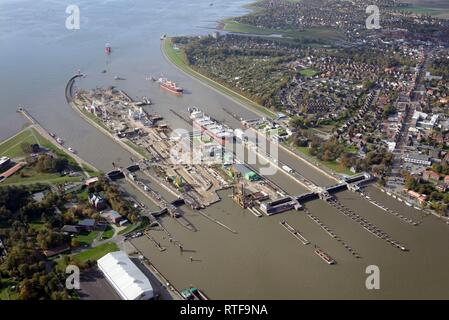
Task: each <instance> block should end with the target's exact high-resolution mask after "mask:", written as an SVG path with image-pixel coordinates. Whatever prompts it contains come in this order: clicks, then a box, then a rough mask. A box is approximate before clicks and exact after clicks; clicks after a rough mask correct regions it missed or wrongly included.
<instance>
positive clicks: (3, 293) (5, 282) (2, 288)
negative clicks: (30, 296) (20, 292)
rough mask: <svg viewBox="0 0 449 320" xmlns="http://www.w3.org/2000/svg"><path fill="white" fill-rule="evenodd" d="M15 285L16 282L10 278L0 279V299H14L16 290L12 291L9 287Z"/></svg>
mask: <svg viewBox="0 0 449 320" xmlns="http://www.w3.org/2000/svg"><path fill="white" fill-rule="evenodd" d="M15 285H17V282H15V281H13V280H10V279H1V280H0V300H16V299H17V292H15V291H12V290H11V287H12V286H15Z"/></svg>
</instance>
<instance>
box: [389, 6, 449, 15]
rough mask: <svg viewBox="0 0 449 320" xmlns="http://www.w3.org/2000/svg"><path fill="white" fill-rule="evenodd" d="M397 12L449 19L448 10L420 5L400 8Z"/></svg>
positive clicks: (397, 8) (396, 8)
mask: <svg viewBox="0 0 449 320" xmlns="http://www.w3.org/2000/svg"><path fill="white" fill-rule="evenodd" d="M394 9H395V10H398V11H402V12H411V13H414V14H419V15H428V16H433V17H440V18H448V17H449V9H448V8H440V7H432V6H426V5H425V4H423V5H418V4H411V5H409V6H398V7H395V8H394Z"/></svg>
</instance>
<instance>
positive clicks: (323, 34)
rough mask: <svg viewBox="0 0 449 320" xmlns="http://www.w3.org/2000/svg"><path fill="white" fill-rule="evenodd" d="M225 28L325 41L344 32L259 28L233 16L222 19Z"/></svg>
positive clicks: (322, 29) (332, 39)
mask: <svg viewBox="0 0 449 320" xmlns="http://www.w3.org/2000/svg"><path fill="white" fill-rule="evenodd" d="M222 23H223V24H224V26H223V30H225V31H228V32H234V33H246V34H256V35H262V36H264V35H265V36H269V35H279V36H282V37H283V38H292V39H298V40H302V39H306V38H308V39H316V40H324V41H334V40H341V39H342V38H343V36H342V34H341V33H340V32H339V31H338V30H334V29H329V28H309V29H304V30H282V29H268V28H259V27H256V26H253V25H249V24H245V23H240V22H237V21H234V20H233V19H232V18H229V19H224V20H222Z"/></svg>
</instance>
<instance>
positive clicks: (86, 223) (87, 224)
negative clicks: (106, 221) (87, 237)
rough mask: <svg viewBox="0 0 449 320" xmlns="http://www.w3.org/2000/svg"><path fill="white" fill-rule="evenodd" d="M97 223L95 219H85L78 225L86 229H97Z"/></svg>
mask: <svg viewBox="0 0 449 320" xmlns="http://www.w3.org/2000/svg"><path fill="white" fill-rule="evenodd" d="M96 225H97V223H96V222H95V220H94V219H84V220H81V221H79V222H78V226H79V227H80V228H81V230H84V231H92V230H94V229H95V227H96Z"/></svg>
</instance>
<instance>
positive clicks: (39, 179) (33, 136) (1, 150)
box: [0, 127, 95, 186]
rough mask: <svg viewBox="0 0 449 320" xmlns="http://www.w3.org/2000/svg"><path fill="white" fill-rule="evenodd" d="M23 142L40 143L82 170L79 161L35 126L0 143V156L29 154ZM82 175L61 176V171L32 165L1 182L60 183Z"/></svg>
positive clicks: (78, 179) (17, 183) (79, 179)
mask: <svg viewBox="0 0 449 320" xmlns="http://www.w3.org/2000/svg"><path fill="white" fill-rule="evenodd" d="M22 143H29V144H32V143H38V144H39V145H40V146H41V147H43V148H45V149H48V150H50V151H51V152H52V153H54V154H55V155H56V156H57V157H59V158H65V159H67V161H68V163H69V165H70V166H71V167H73V168H74V169H75V170H80V168H79V166H78V163H77V162H76V161H75V159H73V158H72V157H71V156H70V155H69V154H68V153H66V152H64V151H62V150H61V149H59V148H58V147H56V146H55V145H54V144H53V142H51V141H49V140H47V139H46V138H44V137H43V136H42V135H40V134H39V133H38V132H37V131H36V130H35V129H34V128H31V127H26V128H25V129H23V130H22V131H20V132H19V133H17V134H16V135H14V136H12V137H11V138H9V139H6V140H5V141H3V142H2V143H0V156H7V157H9V158H25V157H26V156H27V154H26V153H25V152H24V151H23V150H22V147H21V144H22ZM89 172H90V173H92V174H94V173H95V171H93V170H92V169H90V168H89ZM81 179H82V177H68V176H61V175H60V174H59V173H41V172H37V171H36V170H35V169H34V168H32V167H25V168H23V169H22V170H20V171H19V172H18V173H16V174H14V175H13V176H11V177H9V178H7V179H6V180H5V181H4V182H2V183H1V185H2V186H5V185H12V184H16V185H25V184H33V183H46V184H60V183H65V182H78V181H81Z"/></svg>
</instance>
